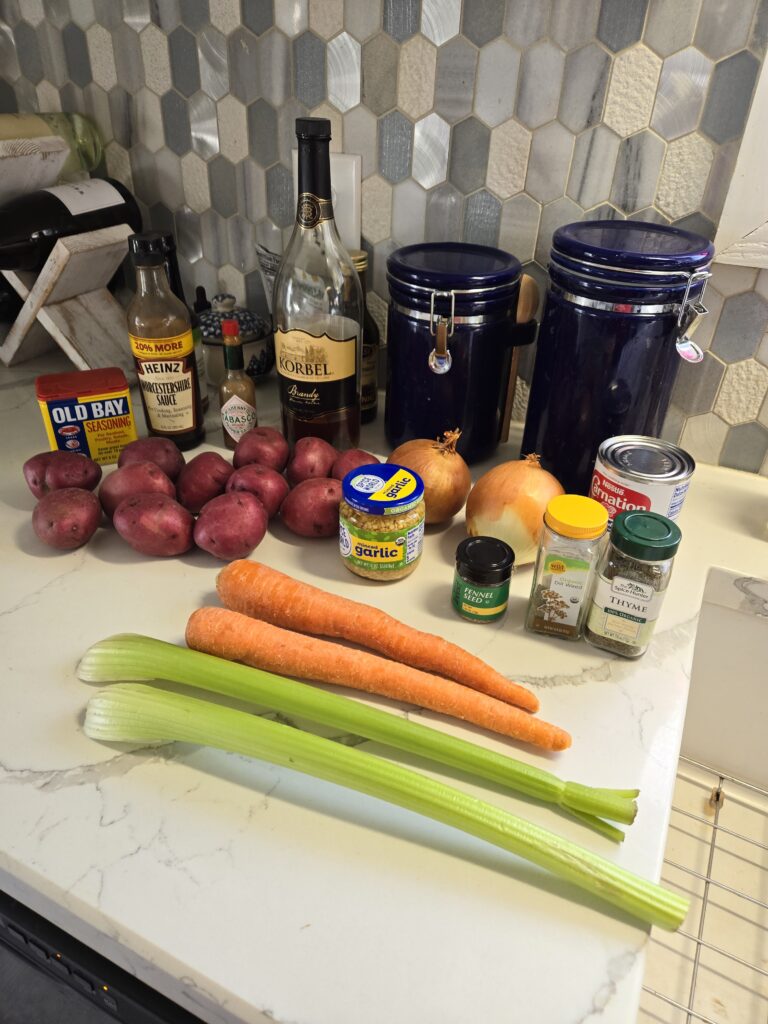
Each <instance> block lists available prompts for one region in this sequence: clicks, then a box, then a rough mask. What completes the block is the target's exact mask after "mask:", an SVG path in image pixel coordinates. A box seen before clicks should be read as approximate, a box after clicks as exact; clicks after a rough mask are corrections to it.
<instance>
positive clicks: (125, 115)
mask: <svg viewBox="0 0 768 1024" xmlns="http://www.w3.org/2000/svg"><path fill="white" fill-rule="evenodd" d="M107 99H108V100H109V115H110V119H111V121H112V133H113V135H114V136H115V141H116V142H119V143H120V145H121V146H125V147H126V148H128V147H129V146H130V145H131V143H132V141H133V128H132V124H131V97H130V96H129V95H128V93H127V92H126V91H125V89H123V88H122V87H121V86H119V85H116V86H115V87H114V88H113V89H110V90H109V92H108V93H107Z"/></svg>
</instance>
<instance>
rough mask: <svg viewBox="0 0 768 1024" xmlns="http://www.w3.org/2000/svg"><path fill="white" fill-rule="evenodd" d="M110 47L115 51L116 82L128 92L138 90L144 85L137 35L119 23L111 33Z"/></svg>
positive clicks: (142, 62) (142, 64)
mask: <svg viewBox="0 0 768 1024" xmlns="http://www.w3.org/2000/svg"><path fill="white" fill-rule="evenodd" d="M112 47H113V49H114V51H115V71H116V73H117V84H118V85H121V86H122V87H123V88H124V89H126V90H127V91H128V92H138V91H139V89H141V87H142V86H143V85H144V61H143V60H142V58H141V45H140V43H139V37H138V36H137V35H136V33H135V32H133V31H132V30H131V29H129V28H128V26H127V25H120V26H119V27H118V28H116V29H115V30H114V32H113V33H112Z"/></svg>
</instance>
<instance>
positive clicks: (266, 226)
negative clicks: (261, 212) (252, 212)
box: [256, 217, 283, 253]
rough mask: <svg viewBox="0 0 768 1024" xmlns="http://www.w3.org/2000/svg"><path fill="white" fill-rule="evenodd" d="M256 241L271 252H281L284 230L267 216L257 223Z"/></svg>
mask: <svg viewBox="0 0 768 1024" xmlns="http://www.w3.org/2000/svg"><path fill="white" fill-rule="evenodd" d="M256 241H257V242H258V243H259V245H263V246H265V247H266V248H267V249H269V250H270V252H278V253H279V252H280V250H281V248H282V245H283V232H282V231H281V230H280V228H279V227H278V226H277V224H275V222H274V221H272V220H270V219H269V217H265V218H264V220H260V221H259V223H258V224H257V225H256Z"/></svg>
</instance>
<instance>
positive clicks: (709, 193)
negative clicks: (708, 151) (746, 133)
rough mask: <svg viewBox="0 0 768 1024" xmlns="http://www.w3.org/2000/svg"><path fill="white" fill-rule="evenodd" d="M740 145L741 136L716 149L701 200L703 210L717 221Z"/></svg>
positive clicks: (723, 204) (721, 210)
mask: <svg viewBox="0 0 768 1024" xmlns="http://www.w3.org/2000/svg"><path fill="white" fill-rule="evenodd" d="M740 146H741V139H740V138H739V139H731V141H730V142H726V143H725V145H723V146H718V147H717V148H716V149H715V157H714V160H713V161H712V167H711V168H710V171H709V177H708V178H707V187H706V188H705V189H704V197H703V199H702V200H701V209H702V212H703V213H704V214H705V215H706V216H707V217H709V218H711V220H713V221H715V223H717V221H719V220H720V214H721V213H722V212H723V206H725V199H726V196H727V195H728V189H729V188H730V185H731V179H732V177H733V171H734V168H735V167H736V158H737V156H738V155H739V147H740Z"/></svg>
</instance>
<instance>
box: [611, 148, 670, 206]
mask: <svg viewBox="0 0 768 1024" xmlns="http://www.w3.org/2000/svg"><path fill="white" fill-rule="evenodd" d="M663 159H664V143H663V142H662V141H661V139H660V138H659V137H658V135H654V134H653V132H650V131H643V132H638V133H637V134H636V135H630V137H629V138H628V139H622V142H621V145H620V146H619V153H618V157H617V159H616V171H615V173H614V176H613V188H612V189H611V202H612V203H614V204H615V205H616V206H618V207H619V209H620V210H624V212H625V213H633V212H634V211H635V210H640V209H642V208H643V207H645V206H650V205H651V203H652V202H653V197H654V196H655V195H656V183H657V182H658V180H659V172H660V171H661V164H662V161H663Z"/></svg>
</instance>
